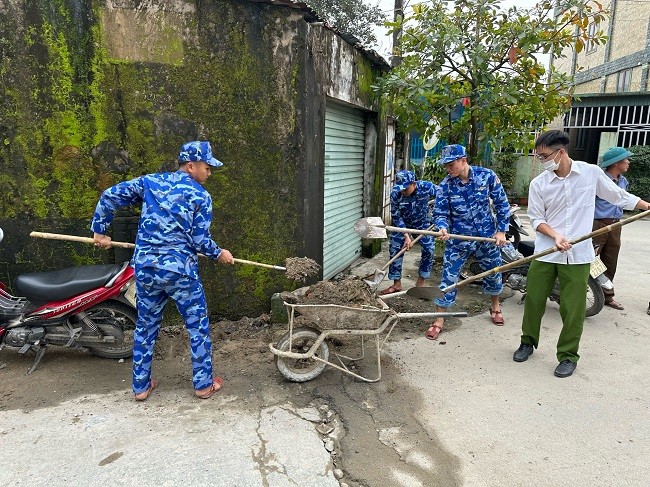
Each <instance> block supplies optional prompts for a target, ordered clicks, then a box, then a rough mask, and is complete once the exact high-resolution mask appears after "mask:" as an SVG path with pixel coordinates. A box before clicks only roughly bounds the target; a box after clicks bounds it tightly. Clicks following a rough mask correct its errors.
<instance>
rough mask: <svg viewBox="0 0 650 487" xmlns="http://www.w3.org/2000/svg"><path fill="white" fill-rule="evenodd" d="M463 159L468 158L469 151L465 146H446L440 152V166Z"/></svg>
mask: <svg viewBox="0 0 650 487" xmlns="http://www.w3.org/2000/svg"><path fill="white" fill-rule="evenodd" d="M461 157H467V151H466V150H465V147H464V146H462V145H460V144H452V145H446V146H444V147H443V148H442V151H441V152H440V160H439V161H438V162H440V164H449V163H450V162H454V161H455V160H456V159H460V158H461Z"/></svg>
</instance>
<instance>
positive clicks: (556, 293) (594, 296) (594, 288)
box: [549, 276, 605, 317]
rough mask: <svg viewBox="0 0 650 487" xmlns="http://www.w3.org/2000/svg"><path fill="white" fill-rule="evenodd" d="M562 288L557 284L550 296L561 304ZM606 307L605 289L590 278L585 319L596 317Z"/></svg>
mask: <svg viewBox="0 0 650 487" xmlns="http://www.w3.org/2000/svg"><path fill="white" fill-rule="evenodd" d="M559 288H560V286H559V284H558V283H557V281H556V282H555V286H554V287H553V291H552V292H551V295H550V296H549V297H550V299H551V301H555V302H557V303H558V304H560V289H559ZM603 306H605V294H604V293H603V288H602V287H600V284H598V281H597V280H596V279H594V278H593V277H591V276H589V280H588V281H587V306H586V308H585V317H588V316H594V315H597V314H598V313H600V312H601V311H602V309H603Z"/></svg>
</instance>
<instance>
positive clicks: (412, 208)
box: [390, 180, 437, 230]
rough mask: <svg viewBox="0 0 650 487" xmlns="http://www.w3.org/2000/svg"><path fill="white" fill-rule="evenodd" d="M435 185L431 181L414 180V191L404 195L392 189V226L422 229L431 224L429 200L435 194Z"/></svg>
mask: <svg viewBox="0 0 650 487" xmlns="http://www.w3.org/2000/svg"><path fill="white" fill-rule="evenodd" d="M436 189H437V187H436V185H435V184H433V183H432V182H431V181H424V180H419V181H416V182H415V191H413V193H411V194H410V195H409V196H404V195H403V194H402V193H401V191H398V190H397V189H393V190H392V191H391V193H390V215H391V218H392V221H393V226H396V227H401V228H415V229H418V230H419V229H423V228H427V227H430V226H431V223H430V222H431V216H430V211H429V200H430V199H432V198H435V196H436Z"/></svg>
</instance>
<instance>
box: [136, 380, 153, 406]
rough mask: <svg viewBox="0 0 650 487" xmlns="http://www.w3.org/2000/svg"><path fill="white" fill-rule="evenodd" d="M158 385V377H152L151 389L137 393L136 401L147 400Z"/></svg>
mask: <svg viewBox="0 0 650 487" xmlns="http://www.w3.org/2000/svg"><path fill="white" fill-rule="evenodd" d="M157 386H158V381H157V380H156V379H151V383H150V384H149V389H147V390H146V391H144V392H140V393H138V394H136V395H135V400H136V401H146V400H147V398H148V397H149V396H150V395H151V393H152V392H153V390H154V389H155V388H156V387H157Z"/></svg>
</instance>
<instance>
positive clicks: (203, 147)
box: [90, 141, 234, 401]
mask: <svg viewBox="0 0 650 487" xmlns="http://www.w3.org/2000/svg"><path fill="white" fill-rule="evenodd" d="M178 161H179V169H178V171H176V172H170V173H160V174H148V175H145V176H141V177H139V178H136V179H133V180H131V181H125V182H122V183H119V184H117V185H115V186H113V187H111V188H108V189H107V190H106V191H104V192H103V193H102V195H101V198H100V200H99V202H98V203H97V207H96V209H95V214H94V216H93V219H92V221H91V224H90V229H91V230H92V231H93V232H94V240H95V245H97V246H99V247H102V248H110V246H111V238H110V237H108V236H107V235H106V233H107V231H108V227H109V225H110V224H111V222H112V221H113V217H114V215H115V212H116V211H117V210H118V209H119V208H121V207H124V206H129V205H134V204H138V203H141V204H142V213H141V216H140V223H139V225H138V235H137V239H136V247H135V252H134V254H133V259H132V261H131V263H132V265H133V267H134V269H135V277H136V295H137V308H138V322H137V325H136V329H135V335H134V344H133V392H134V393H135V399H136V400H138V401H143V400H145V399H146V398H147V397H148V396H149V394H150V393H151V391H152V390H153V389H154V388H155V387H156V385H157V382H156V380H155V379H151V363H152V360H153V350H154V345H155V343H156V339H157V338H158V332H159V330H160V325H161V323H162V318H163V310H164V308H165V304H166V303H167V301H168V299H169V298H171V299H172V300H174V301H175V302H176V307H177V308H178V311H179V313H180V314H181V316H182V317H183V320H184V321H185V327H186V329H187V332H188V334H189V338H190V350H191V357H192V380H193V383H194V389H195V394H196V395H197V396H198V397H200V398H203V399H207V398H208V397H210V396H211V395H212V394H214V393H215V392H216V391H218V390H219V389H220V388H221V387H222V386H223V380H222V379H221V378H219V377H216V378H213V377H212V342H211V340H210V323H209V319H208V313H207V307H206V301H205V294H204V291H203V285H202V283H201V279H200V278H199V265H198V254H199V253H202V254H204V255H206V256H208V257H210V258H212V259H216V260H217V261H218V262H221V263H224V264H233V263H234V260H233V256H232V254H231V253H230V252H229V251H227V250H225V249H221V248H219V246H218V245H217V243H216V242H215V241H214V240H212V238H211V236H210V224H211V223H212V198H211V196H210V194H209V193H208V192H207V191H206V190H205V189H204V188H203V186H202V184H203V183H205V181H206V180H207V178H208V177H209V176H210V174H211V170H212V169H211V168H218V167H221V166H222V163H221V162H220V161H218V160H217V159H215V158H214V157H213V156H212V148H211V147H210V143H209V142H205V141H194V142H188V143H186V144H184V145H183V146H182V147H181V150H180V153H179V156H178Z"/></svg>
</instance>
